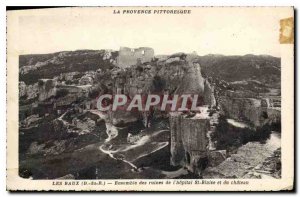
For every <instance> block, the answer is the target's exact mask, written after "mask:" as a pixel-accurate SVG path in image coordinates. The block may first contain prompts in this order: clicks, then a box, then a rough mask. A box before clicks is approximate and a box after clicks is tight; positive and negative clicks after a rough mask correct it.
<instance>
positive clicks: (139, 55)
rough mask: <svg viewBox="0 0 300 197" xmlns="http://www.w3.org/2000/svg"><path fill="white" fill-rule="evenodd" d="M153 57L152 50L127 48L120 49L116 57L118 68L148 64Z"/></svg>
mask: <svg viewBox="0 0 300 197" xmlns="http://www.w3.org/2000/svg"><path fill="white" fill-rule="evenodd" d="M153 57H154V50H153V49H152V48H148V47H140V48H137V49H131V48H128V47H121V48H120V51H119V55H118V57H117V65H118V66H119V67H123V68H124V67H128V66H132V65H135V64H137V63H138V62H139V61H140V63H144V62H150V61H151V60H152V58H153Z"/></svg>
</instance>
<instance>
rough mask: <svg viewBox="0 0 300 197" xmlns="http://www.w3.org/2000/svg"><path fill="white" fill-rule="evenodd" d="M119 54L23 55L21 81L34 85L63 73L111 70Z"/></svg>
mask: <svg viewBox="0 0 300 197" xmlns="http://www.w3.org/2000/svg"><path fill="white" fill-rule="evenodd" d="M117 55H118V52H116V51H111V50H77V51H63V52H57V53H52V54H38V55H21V56H20V57H19V68H20V77H19V78H20V81H24V82H25V84H26V85H29V84H33V83H35V82H37V81H38V80H39V79H41V78H48V79H49V78H53V77H55V76H58V75H60V74H61V73H68V72H76V71H77V72H85V71H89V70H97V69H103V70H105V69H111V68H112V67H114V65H115V63H116V58H117Z"/></svg>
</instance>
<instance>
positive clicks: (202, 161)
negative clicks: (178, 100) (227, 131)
mask: <svg viewBox="0 0 300 197" xmlns="http://www.w3.org/2000/svg"><path fill="white" fill-rule="evenodd" d="M209 128H210V124H209V119H193V118H186V117H185V116H183V115H180V114H173V115H171V116H170V130H171V165H174V166H178V165H182V166H185V167H186V168H187V169H188V170H189V171H191V172H194V173H196V174H199V175H201V172H202V170H203V169H204V168H205V165H206V160H207V146H208V138H207V131H208V130H209Z"/></svg>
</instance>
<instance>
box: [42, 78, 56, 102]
mask: <svg viewBox="0 0 300 197" xmlns="http://www.w3.org/2000/svg"><path fill="white" fill-rule="evenodd" d="M38 85H39V101H44V100H46V99H48V98H50V97H52V96H55V95H56V81H55V80H52V79H40V80H39V82H38Z"/></svg>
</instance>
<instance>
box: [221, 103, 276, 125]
mask: <svg viewBox="0 0 300 197" xmlns="http://www.w3.org/2000/svg"><path fill="white" fill-rule="evenodd" d="M220 106H221V109H222V111H223V113H224V114H226V115H227V116H228V117H229V118H232V119H235V120H240V121H248V122H249V123H252V124H254V125H255V126H262V125H263V124H265V123H266V121H267V119H268V118H269V115H270V113H271V111H272V110H269V108H268V107H264V106H262V105H261V99H255V98H230V97H221V99H220Z"/></svg>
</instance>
